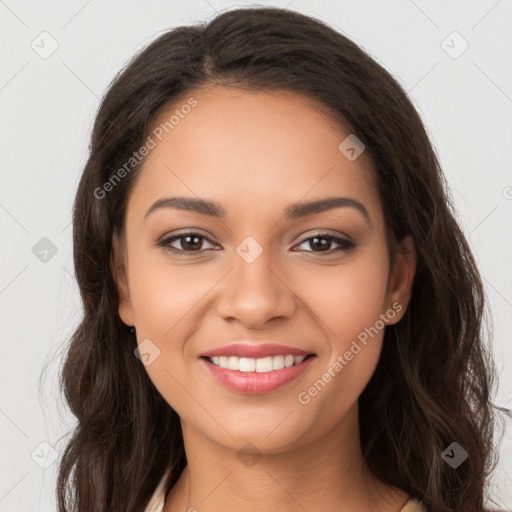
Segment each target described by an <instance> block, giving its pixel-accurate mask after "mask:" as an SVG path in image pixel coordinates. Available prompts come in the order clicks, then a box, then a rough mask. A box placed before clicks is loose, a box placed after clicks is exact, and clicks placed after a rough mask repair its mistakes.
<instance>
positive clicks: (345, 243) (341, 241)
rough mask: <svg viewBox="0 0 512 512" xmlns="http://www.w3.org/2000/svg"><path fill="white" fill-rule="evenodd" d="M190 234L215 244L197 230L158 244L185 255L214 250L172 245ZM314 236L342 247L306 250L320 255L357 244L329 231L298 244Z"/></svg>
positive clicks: (353, 246) (346, 250) (163, 240)
mask: <svg viewBox="0 0 512 512" xmlns="http://www.w3.org/2000/svg"><path fill="white" fill-rule="evenodd" d="M188 236H195V237H198V238H201V239H203V240H206V241H208V242H209V243H211V244H214V242H213V241H212V240H210V239H209V238H208V237H207V236H205V235H202V234H200V233H195V232H192V231H191V232H187V233H180V234H179V235H175V236H172V237H169V238H164V239H162V240H160V241H158V242H157V246H158V247H162V248H164V249H165V250H168V251H171V252H173V253H175V254H178V255H180V256H185V255H188V254H190V255H197V254H202V253H204V252H205V251H211V250H212V249H201V250H199V251H185V250H183V249H176V247H172V246H171V245H170V244H171V243H172V242H174V241H175V240H180V239H182V238H186V237H188ZM314 238H323V239H327V240H330V241H331V242H335V243H337V244H338V245H340V247H338V248H337V249H336V248H334V250H333V249H330V250H328V251H319V252H315V251H306V252H311V253H314V254H320V255H331V254H332V253H333V252H336V251H345V252H348V251H350V250H351V249H354V248H355V244H354V243H353V242H351V241H350V240H347V239H346V238H339V237H336V236H333V235H329V234H328V233H316V234H314V235H312V236H310V237H308V238H305V239H303V240H301V241H300V242H299V244H298V245H302V244H303V243H304V242H308V241H309V240H312V239H314Z"/></svg>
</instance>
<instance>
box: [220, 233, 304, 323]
mask: <svg viewBox="0 0 512 512" xmlns="http://www.w3.org/2000/svg"><path fill="white" fill-rule="evenodd" d="M276 261H279V258H277V259H275V258H273V255H272V252H271V250H270V249H268V248H264V247H263V246H262V245H261V244H260V243H259V242H258V241H257V240H256V239H255V238H254V237H251V236H249V237H246V238H245V239H244V240H243V241H242V242H241V243H240V244H239V245H238V246H237V247H236V250H235V252H234V253H233V268H232V270H231V272H230V273H229V275H228V276H226V280H225V282H224V285H223V290H222V293H221V295H220V299H219V305H218V312H219V314H220V315H221V316H223V317H225V318H226V317H234V318H238V319H239V320H240V321H242V322H244V323H247V324H258V323H264V322H265V321H267V320H269V319H271V318H274V317H276V316H288V315H291V314H292V313H293V309H294V304H295V301H294V298H293V292H292V291H291V290H290V288H289V287H288V286H286V284H285V279H284V278H283V276H280V273H281V270H280V269H281V267H280V265H276Z"/></svg>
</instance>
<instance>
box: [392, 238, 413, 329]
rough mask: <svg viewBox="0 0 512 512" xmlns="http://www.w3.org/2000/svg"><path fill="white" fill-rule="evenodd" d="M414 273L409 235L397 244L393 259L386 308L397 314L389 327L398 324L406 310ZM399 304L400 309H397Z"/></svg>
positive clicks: (411, 240)
mask: <svg viewBox="0 0 512 512" xmlns="http://www.w3.org/2000/svg"><path fill="white" fill-rule="evenodd" d="M415 273H416V249H415V247H414V242H413V239H412V237H411V236H410V235H408V236H406V237H405V238H404V239H403V240H402V241H401V242H400V244H399V246H398V248H397V253H396V257H395V262H394V267H393V270H392V275H391V276H390V282H389V287H388V297H387V304H388V307H390V308H392V309H396V311H397V312H398V314H397V315H396V316H394V318H393V320H392V321H389V322H387V323H388V324H389V325H393V324H396V323H398V322H399V321H400V320H401V318H402V317H403V316H404V314H405V311H406V310H407V305H408V304H409V300H410V297H411V290H412V284H413V281H414V275H415ZM398 304H400V307H398Z"/></svg>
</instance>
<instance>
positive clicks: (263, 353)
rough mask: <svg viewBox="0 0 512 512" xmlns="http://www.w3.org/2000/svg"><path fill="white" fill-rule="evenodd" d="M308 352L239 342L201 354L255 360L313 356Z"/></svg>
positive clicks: (280, 346)
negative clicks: (270, 357)
mask: <svg viewBox="0 0 512 512" xmlns="http://www.w3.org/2000/svg"><path fill="white" fill-rule="evenodd" d="M311 353H312V352H308V351H307V350H301V349H299V348H295V347H290V346H288V345H280V344H277V343H261V342H258V343H253V342H248V341H244V342H237V343H231V344H229V345H224V346H223V347H217V348H212V349H211V350H208V351H206V352H204V353H203V354H201V356H203V357H215V356H217V357H218V356H236V357H251V358H254V359H258V358H262V357H269V356H280V355H283V356H286V355H289V354H290V355H292V356H306V355H309V354H311Z"/></svg>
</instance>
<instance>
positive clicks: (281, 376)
mask: <svg viewBox="0 0 512 512" xmlns="http://www.w3.org/2000/svg"><path fill="white" fill-rule="evenodd" d="M315 358H316V356H315V355H314V354H309V355H306V356H305V355H300V356H292V355H290V354H287V355H277V356H273V357H263V358H258V359H255V358H251V357H236V356H229V357H228V356H213V357H204V356H203V357H200V358H199V360H200V362H201V363H202V364H204V365H205V366H206V369H207V370H208V372H209V374H210V375H211V376H212V377H214V378H215V379H216V380H217V381H218V382H219V383H220V384H222V385H223V386H224V387H226V388H228V389H229V390H231V391H234V392H236V393H243V394H250V395H258V394H264V393H270V392H272V391H275V390H277V389H279V388H281V387H283V386H284V385H286V384H288V383H289V382H291V381H293V380H295V379H297V378H298V377H299V376H300V375H302V374H303V373H304V372H305V371H306V369H307V368H308V367H309V365H310V364H311V362H312V361H314V359H315Z"/></svg>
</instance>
